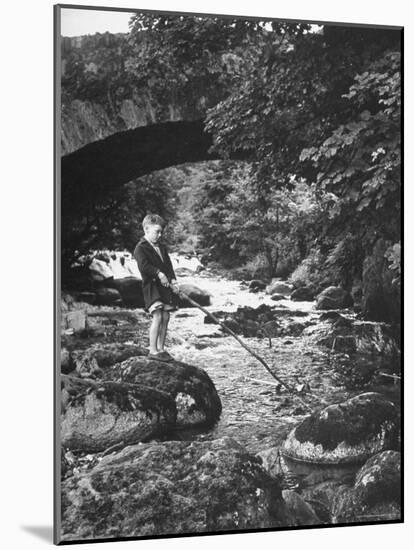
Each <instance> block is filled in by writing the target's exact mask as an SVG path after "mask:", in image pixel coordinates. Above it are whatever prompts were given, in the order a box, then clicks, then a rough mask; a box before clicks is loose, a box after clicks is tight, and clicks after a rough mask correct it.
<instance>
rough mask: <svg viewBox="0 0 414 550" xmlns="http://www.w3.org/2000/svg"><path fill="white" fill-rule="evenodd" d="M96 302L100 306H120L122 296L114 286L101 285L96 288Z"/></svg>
mask: <svg viewBox="0 0 414 550" xmlns="http://www.w3.org/2000/svg"><path fill="white" fill-rule="evenodd" d="M96 303H97V304H98V305H101V306H120V305H122V297H121V295H120V293H119V292H118V290H117V289H116V288H108V287H101V288H97V289H96Z"/></svg>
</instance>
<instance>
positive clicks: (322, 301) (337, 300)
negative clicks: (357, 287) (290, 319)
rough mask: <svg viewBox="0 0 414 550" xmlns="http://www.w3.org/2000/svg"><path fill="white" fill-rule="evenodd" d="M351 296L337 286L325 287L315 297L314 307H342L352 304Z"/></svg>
mask: <svg viewBox="0 0 414 550" xmlns="http://www.w3.org/2000/svg"><path fill="white" fill-rule="evenodd" d="M352 303H353V302H352V296H351V295H350V293H349V292H347V291H346V290H344V289H343V288H340V287H338V286H329V287H328V288H325V290H323V291H322V292H321V293H320V294H318V296H317V298H316V309H344V308H347V307H351V306H352Z"/></svg>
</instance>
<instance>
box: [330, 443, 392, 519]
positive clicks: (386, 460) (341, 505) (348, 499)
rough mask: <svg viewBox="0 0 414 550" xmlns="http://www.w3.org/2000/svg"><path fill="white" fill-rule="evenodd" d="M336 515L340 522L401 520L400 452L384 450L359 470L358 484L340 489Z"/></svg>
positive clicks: (334, 514)
mask: <svg viewBox="0 0 414 550" xmlns="http://www.w3.org/2000/svg"><path fill="white" fill-rule="evenodd" d="M333 516H334V518H335V521H336V522H338V523H339V522H341V523H342V522H349V521H367V518H368V521H380V520H381V519H400V517H401V455H400V453H399V452H396V451H384V452H382V453H378V454H376V455H375V456H373V457H371V458H370V459H369V460H368V461H367V462H366V463H365V464H364V466H363V467H362V468H361V469H360V470H359V472H358V473H357V475H356V478H355V484H354V486H353V487H352V488H351V489H347V488H342V490H340V491H338V492H337V495H336V498H335V500H334V504H333Z"/></svg>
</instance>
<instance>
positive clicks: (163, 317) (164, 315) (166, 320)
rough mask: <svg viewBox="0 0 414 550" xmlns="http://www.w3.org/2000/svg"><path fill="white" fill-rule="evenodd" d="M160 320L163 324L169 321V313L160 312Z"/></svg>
mask: <svg viewBox="0 0 414 550" xmlns="http://www.w3.org/2000/svg"><path fill="white" fill-rule="evenodd" d="M162 320H163V321H164V323H167V322H168V321H169V320H170V312H169V311H163V312H162Z"/></svg>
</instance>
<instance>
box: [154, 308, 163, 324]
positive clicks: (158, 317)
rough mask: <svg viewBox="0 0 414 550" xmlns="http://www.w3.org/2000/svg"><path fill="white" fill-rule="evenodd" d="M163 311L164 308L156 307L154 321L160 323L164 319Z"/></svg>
mask: <svg viewBox="0 0 414 550" xmlns="http://www.w3.org/2000/svg"><path fill="white" fill-rule="evenodd" d="M163 317H164V316H163V311H162V309H156V310H154V311H153V312H152V320H153V322H155V323H159V322H160V321H162V320H163Z"/></svg>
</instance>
